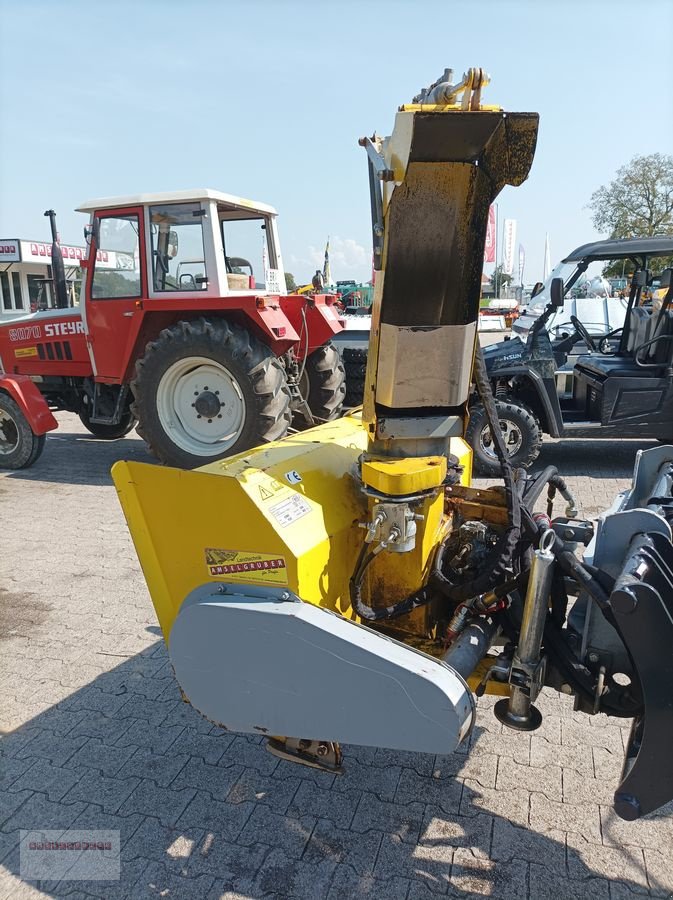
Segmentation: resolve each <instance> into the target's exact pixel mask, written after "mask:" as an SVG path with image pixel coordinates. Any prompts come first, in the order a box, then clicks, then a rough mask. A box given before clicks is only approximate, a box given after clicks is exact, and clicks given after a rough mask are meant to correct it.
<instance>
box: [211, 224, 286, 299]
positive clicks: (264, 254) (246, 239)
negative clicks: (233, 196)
mask: <svg viewBox="0 0 673 900" xmlns="http://www.w3.org/2000/svg"><path fill="white" fill-rule="evenodd" d="M266 226H267V219H266V218H264V217H260V216H257V217H255V218H253V217H251V216H241V212H240V210H237V211H236V212H235V213H234V212H224V213H222V212H221V213H220V227H221V230H222V247H223V249H224V263H225V266H226V270H227V285H228V287H229V290H230V291H250V290H255V289H256V288H257V289H258V290H277V288H275V287H274V286H273V285H272V283H271V282H272V281H273V273H274V272H275V271H276V265H277V264H276V254H275V249H274V248H273V247H272V246H271V240H270V237H271V229H270V228H267V227H266Z"/></svg>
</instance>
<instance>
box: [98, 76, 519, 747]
mask: <svg viewBox="0 0 673 900" xmlns="http://www.w3.org/2000/svg"><path fill="white" fill-rule="evenodd" d="M445 74H446V73H445ZM485 83H487V79H486V77H485V75H484V73H483V72H482V71H481V70H476V69H475V70H470V71H469V72H468V73H467V75H466V76H465V77H464V79H463V82H461V84H459V85H452V84H451V83H450V78H448V77H447V78H445V79H443V80H442V79H440V82H438V83H437V84H435V85H433V86H432V87H431V88H430V89H429V90H428V91H425V92H423V94H422V95H421V96H420V97H419V98H416V101H415V102H414V103H413V104H412V105H410V106H402V107H401V108H400V111H399V112H398V114H397V118H396V122H395V128H394V130H393V133H392V135H391V137H389V138H386V139H385V140H381V139H379V138H376V137H375V138H374V139H372V140H369V139H366V140H364V141H362V142H361V143H363V144H364V146H365V147H366V148H367V153H368V157H369V170H370V172H369V174H370V186H371V193H372V214H373V226H374V248H375V260H376V262H375V267H376V270H377V272H376V281H375V295H374V305H373V324H372V333H371V340H370V353H369V364H368V369H367V381H366V393H365V405H364V413H363V416H362V418H361V417H360V415H356V416H352V417H347V418H344V419H340V420H338V421H334V422H328V423H326V424H324V425H320V426H318V427H317V428H314V429H312V430H310V431H305V432H303V433H301V434H298V435H293V436H291V437H288V438H286V439H284V440H282V441H278V442H276V443H272V444H268V445H266V446H264V447H260V448H256V449H252V450H250V451H249V452H248V453H244V454H241V455H239V456H237V457H234V458H232V459H228V460H222V461H220V462H217V463H213V464H210V465H208V466H204V467H203V468H201V469H198V470H196V471H193V472H184V471H178V470H176V469H168V468H159V467H156V466H151V465H144V464H140V463H118V464H117V465H116V466H115V467H114V469H113V477H114V481H115V485H116V487H117V490H118V492H119V496H120V500H121V503H122V506H123V508H124V513H125V515H126V519H127V521H128V524H129V528H130V530H131V533H132V536H133V540H134V543H135V546H136V549H137V552H138V556H139V559H140V562H141V565H142V567H143V571H144V573H145V577H146V580H147V584H148V587H149V590H150V594H151V596H152V600H153V603H154V606H155V608H156V611H157V616H158V618H159V622H160V624H161V627H162V630H163V633H164V636H165V639H166V642H167V644H168V650H169V654H170V657H171V660H172V663H173V666H174V669H175V674H176V677H177V679H178V681H179V683H180V685H181V687H182V689H183V692H184V694H185V695H186V697H187V699H188V700H189V701H190V702H191V703H192V704H193V705H194V706H195V707H196V708H197V709H199V710H201V712H202V713H204V714H205V715H206V716H208V717H209V718H210V719H212V720H214V721H216V722H219V723H220V724H222V725H224V726H226V727H228V728H231V729H232V730H237V731H247V732H253V733H263V734H267V735H271V736H278V735H283V736H291V737H292V738H296V739H305V740H303V741H298V742H295V743H296V745H297V747H298V748H299V749H298V750H297V755H298V756H300V757H301V758H302V759H304V761H306V757H307V754H309V753H310V748H311V747H314V746H315V741H314V739H320V740H321V741H322V742H323V743H321V744H319V745H317V747H318V749H317V750H316V754H317V756H318V757H320V756H322V757H323V762H325V755H326V753H327V750H325V749H324V748H326V747H328V745H329V743H330V742H336V741H347V742H350V743H356V744H366V745H372V746H383V747H390V748H397V749H408V750H418V751H423V752H430V753H447V752H451V751H452V750H453V749H455V747H456V746H457V744H458V743H460V741H461V740H463V739H464V737H465V736H466V735H467V734H468V733H469V730H470V728H471V725H472V721H473V712H474V704H473V699H472V694H471V691H470V689H469V687H468V685H467V679H468V678H470V679H471V680H472V681H473V679H474V678H476V679H477V680H479V677H480V675H481V671H480V670H479V668H478V667H479V664H480V661H481V659H482V657H483V656H484V655H485V654H486V652H487V650H488V648H489V640H488V635H486V636H485V638H484V641H483V644H482V645H480V646H479V648H478V652H477V653H476V655H475V653H473V655H472V656H470V657H469V660H470V661H469V664H468V663H464V662H463V663H462V664H461V666H458V667H454V666H453V665H452V664H450V663H449V662H446V661H444V660H443V658H442V657H443V654H444V645H443V639H444V633H445V630H446V624H447V621H448V619H451V617H452V616H453V615H454V613H455V612H456V610H455V609H453V608H451V609H449V610H448V611H447V610H446V609H445V608H444V607H442V606H441V604H438V602H437V598H435V597H434V595H433V592H432V578H433V566H434V564H435V557H436V555H437V551H438V548H439V547H440V546H442V547H446V546H447V541H448V542H449V543H450V542H451V540H452V539H453V536H454V535H455V536H456V541H457V543H456V546H455V548H453V549H451V552H454V551H455V552H456V554H458V556H459V555H460V553H462V552H463V551H462V549H461V548H462V547H463V545H464V543H465V541H467V540H468V539H469V541H470V542H471V543H470V546H473V545H476V544H478V542H479V541H480V540H481V541H485V542H486V543H488V542H489V541H492V539H493V535H494V534H495V533H497V529H498V528H499V527H502V525H503V523H504V522H505V521H506V510H505V508H504V500H503V497H502V495H501V494H499V493H498V492H497V491H473V490H471V489H470V488H469V481H470V475H471V454H470V450H469V448H468V447H467V445H466V444H465V442H464V441H463V440H462V435H463V432H464V425H465V418H466V403H467V397H468V392H469V387H470V380H471V368H472V360H473V356H474V351H475V341H476V332H477V315H478V307H479V295H480V275H481V268H482V258H483V249H484V241H485V233H486V222H487V216H488V209H489V205H490V203H491V202H492V201H493V199H494V197H495V196H496V195H497V194H498V192H499V191H500V190H501V189H502V187H503V186H504V185H505V184H519V183H521V182H522V181H523V180H524V179H525V178H526V176H527V173H528V170H529V168H530V165H531V162H532V158H533V153H534V147H535V140H536V133H537V116H536V115H534V114H530V113H514V114H511V113H505V112H503V111H502V110H500V109H498V108H497V107H482V106H481V89H482V87H483V86H484V85H485ZM468 519H469V521H467V520H468ZM468 526H469V527H468ZM459 535H460V538H459ZM461 542H462V543H461ZM473 670H477V673H476V674H475V672H474V671H473ZM284 746H285V747H288V746H289V745H288V743H287V741H286V743H285V745H284ZM320 748H323V749H322V750H321V749H320ZM335 758H337V759H338V754H337V757H335Z"/></svg>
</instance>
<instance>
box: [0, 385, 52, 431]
mask: <svg viewBox="0 0 673 900" xmlns="http://www.w3.org/2000/svg"><path fill="white" fill-rule="evenodd" d="M0 391H3V392H4V393H5V394H9V396H10V397H11V398H12V400H14V401H15V402H16V403H17V404H18V406H19V408H20V410H21V412H22V413H23V414H24V416H25V417H26V420H27V422H28V424H29V425H30V428H31V430H32V432H33V434H37V435H40V434H46V433H47V432H48V431H53V430H54V428H58V422H57V421H56V419H55V418H54V415H53V413H52V412H51V410H50V409H49V407H48V406H47V401H46V400H45V399H44V397H43V396H42V394H41V393H40V392H39V390H38V389H37V388H36V387H35V384H34V383H33V381H32V379H31V378H30V377H29V376H28V375H10V374H7V373H6V372H5V373H2V374H0Z"/></svg>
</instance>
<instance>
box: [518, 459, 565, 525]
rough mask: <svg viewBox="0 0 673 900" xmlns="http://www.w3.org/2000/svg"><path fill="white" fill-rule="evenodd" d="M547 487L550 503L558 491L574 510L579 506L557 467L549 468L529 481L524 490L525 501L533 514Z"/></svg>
mask: <svg viewBox="0 0 673 900" xmlns="http://www.w3.org/2000/svg"><path fill="white" fill-rule="evenodd" d="M545 485H549V486H550V490H549V494H548V499H549V500H550V501H551V500H553V499H554V494H555V493H556V491H558V492H559V493H560V494H561V496H562V497H563V499H564V500H565V501H566V503H567V504H568V506H572V507H573V508H575V507H576V506H577V502H576V500H575V498H574V497H573V495H572V493H571V492H570V489H569V487H568V485H567V483H566V481H565V479H563V478H561V476H560V475H559V473H558V469H557V468H556V466H547V467H546V469H543V470H542V471H541V472H539V473H538V474H537V475H536V476H535V478H533V479H532V480H531V481H529V482H528V483H527V484H526V487H525V489H524V493H523V500H524V503H525V504H526V506H527V507H528V509H529V510H531V512H532V510H533V507H534V506H535V504H536V503H537V501H538V499H539V497H540V494H541V493H542V491H543V489H544V487H545ZM547 512H548V513H549V509H548V510H547ZM549 514H551V513H549Z"/></svg>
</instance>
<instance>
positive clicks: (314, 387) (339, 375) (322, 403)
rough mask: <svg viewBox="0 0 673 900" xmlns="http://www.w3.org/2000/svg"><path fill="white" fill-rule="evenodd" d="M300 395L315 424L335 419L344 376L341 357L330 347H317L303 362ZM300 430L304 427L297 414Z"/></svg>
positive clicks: (304, 422)
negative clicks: (304, 363) (306, 404)
mask: <svg viewBox="0 0 673 900" xmlns="http://www.w3.org/2000/svg"><path fill="white" fill-rule="evenodd" d="M301 387H302V388H303V390H302V393H303V394H304V399H305V400H306V401H307V403H308V408H309V409H310V410H311V414H312V415H313V418H314V419H315V420H316V422H317V423H319V422H331V421H332V420H333V419H338V418H339V416H340V415H341V411H342V409H343V405H344V398H345V396H346V372H345V369H344V365H343V362H342V360H341V354H340V353H339V351H338V350H337V348H336V347H335V346H334V344H332V343H327V344H323V346H322V347H318V349H317V350H314V351H313V353H311V355H310V356H309V357H308V359H307V360H306V366H305V367H304V377H303V379H302V385H301ZM296 418H297V419H298V423H297V424H299V426H300V427H303V428H305V427H306V425H307V424H308V423H307V422H306V420H305V418H304V416H303V415H302V414H301V412H298V413H297V415H296Z"/></svg>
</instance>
